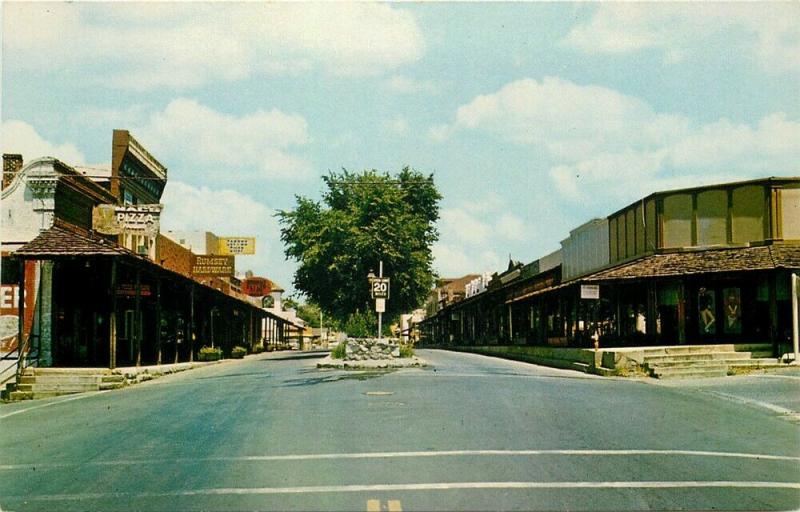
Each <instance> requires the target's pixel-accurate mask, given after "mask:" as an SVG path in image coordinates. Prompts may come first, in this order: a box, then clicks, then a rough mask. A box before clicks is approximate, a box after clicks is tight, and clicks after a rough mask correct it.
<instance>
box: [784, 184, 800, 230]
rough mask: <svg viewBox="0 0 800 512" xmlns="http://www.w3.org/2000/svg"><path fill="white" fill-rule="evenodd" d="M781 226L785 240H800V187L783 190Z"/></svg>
mask: <svg viewBox="0 0 800 512" xmlns="http://www.w3.org/2000/svg"><path fill="white" fill-rule="evenodd" d="M781 226H782V236H783V239H784V240H800V188H791V189H788V188H787V189H783V190H781Z"/></svg>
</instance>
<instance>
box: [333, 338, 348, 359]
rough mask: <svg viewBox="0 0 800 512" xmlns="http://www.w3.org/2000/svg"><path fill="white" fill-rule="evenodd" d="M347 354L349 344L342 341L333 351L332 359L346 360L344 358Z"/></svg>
mask: <svg viewBox="0 0 800 512" xmlns="http://www.w3.org/2000/svg"><path fill="white" fill-rule="evenodd" d="M346 354H347V342H346V341H340V342H339V344H338V345H336V346H335V347H333V350H331V358H332V359H344V356H345V355H346Z"/></svg>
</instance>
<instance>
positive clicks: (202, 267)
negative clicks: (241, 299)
mask: <svg viewBox="0 0 800 512" xmlns="http://www.w3.org/2000/svg"><path fill="white" fill-rule="evenodd" d="M233 272H234V257H233V256H201V255H197V256H195V257H194V262H193V263H192V275H194V276H195V277H230V276H232V275H233Z"/></svg>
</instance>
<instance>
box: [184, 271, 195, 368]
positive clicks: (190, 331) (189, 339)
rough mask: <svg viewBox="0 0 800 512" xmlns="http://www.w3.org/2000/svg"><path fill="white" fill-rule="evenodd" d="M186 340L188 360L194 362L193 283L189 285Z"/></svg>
mask: <svg viewBox="0 0 800 512" xmlns="http://www.w3.org/2000/svg"><path fill="white" fill-rule="evenodd" d="M186 330H187V333H186V341H187V342H188V343H189V362H190V363H192V362H194V284H190V285H189V326H188V328H187V329H186Z"/></svg>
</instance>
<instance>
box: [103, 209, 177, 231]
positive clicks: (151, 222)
mask: <svg viewBox="0 0 800 512" xmlns="http://www.w3.org/2000/svg"><path fill="white" fill-rule="evenodd" d="M162 208H163V205H160V204H137V205H124V206H118V205H113V204H101V205H99V206H96V207H94V208H92V229H94V230H95V231H97V232H98V233H101V234H104V235H121V234H126V235H145V236H157V235H158V232H159V225H160V219H161V209H162Z"/></svg>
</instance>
